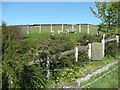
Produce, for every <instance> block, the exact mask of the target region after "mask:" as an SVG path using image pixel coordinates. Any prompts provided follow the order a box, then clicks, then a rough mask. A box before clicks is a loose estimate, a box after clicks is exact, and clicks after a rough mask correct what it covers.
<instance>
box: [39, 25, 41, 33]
mask: <svg viewBox="0 0 120 90" xmlns="http://www.w3.org/2000/svg"><path fill="white" fill-rule="evenodd" d="M39 33H41V25H40V26H39Z"/></svg>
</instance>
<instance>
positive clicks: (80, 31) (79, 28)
mask: <svg viewBox="0 0 120 90" xmlns="http://www.w3.org/2000/svg"><path fill="white" fill-rule="evenodd" d="M80 32H81V25H79V33H80Z"/></svg>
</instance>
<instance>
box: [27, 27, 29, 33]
mask: <svg viewBox="0 0 120 90" xmlns="http://www.w3.org/2000/svg"><path fill="white" fill-rule="evenodd" d="M28 34H29V25H28V26H27V35H28Z"/></svg>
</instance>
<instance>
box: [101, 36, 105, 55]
mask: <svg viewBox="0 0 120 90" xmlns="http://www.w3.org/2000/svg"><path fill="white" fill-rule="evenodd" d="M102 45H103V49H102V53H103V57H104V56H105V34H103V39H102Z"/></svg>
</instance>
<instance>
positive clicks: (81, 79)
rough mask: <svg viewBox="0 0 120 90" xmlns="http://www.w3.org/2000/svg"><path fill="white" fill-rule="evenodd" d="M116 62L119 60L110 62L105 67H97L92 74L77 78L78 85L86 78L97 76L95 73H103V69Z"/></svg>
mask: <svg viewBox="0 0 120 90" xmlns="http://www.w3.org/2000/svg"><path fill="white" fill-rule="evenodd" d="M116 63H118V61H116V62H112V63H109V64H107V65H106V66H104V67H102V68H100V69H97V70H96V71H94V72H92V73H91V74H88V75H86V76H85V77H82V78H79V79H77V80H76V82H77V83H78V86H80V82H82V81H85V80H89V79H90V78H91V77H93V76H95V75H97V74H99V73H102V72H103V71H106V70H108V68H109V67H111V66H112V65H113V64H116Z"/></svg>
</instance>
